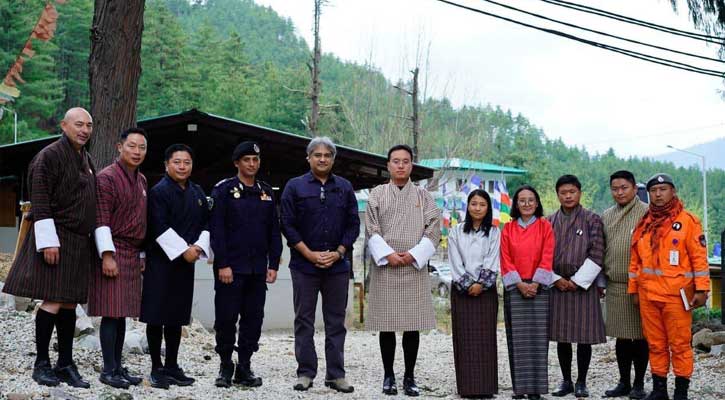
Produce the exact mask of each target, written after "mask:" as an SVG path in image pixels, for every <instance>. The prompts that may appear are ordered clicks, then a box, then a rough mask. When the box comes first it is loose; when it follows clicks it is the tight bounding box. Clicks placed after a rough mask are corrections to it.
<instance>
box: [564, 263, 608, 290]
mask: <svg viewBox="0 0 725 400" xmlns="http://www.w3.org/2000/svg"><path fill="white" fill-rule="evenodd" d="M600 272H602V267H600V266H599V265H598V264H597V263H595V262H594V261H592V260H590V259H588V258H587V259H586V260H585V261H584V264H582V266H581V267H579V269H578V270H577V271H576V274H574V276H573V277H572V278H571V280H572V282H574V283H576V284H577V286H579V287H581V288H584V289H585V290H588V289H589V287H590V286H591V285H592V283H594V282H595V281H596V280H597V279H598V277H599V275H600Z"/></svg>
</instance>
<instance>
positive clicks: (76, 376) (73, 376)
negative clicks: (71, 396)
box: [55, 363, 91, 389]
mask: <svg viewBox="0 0 725 400" xmlns="http://www.w3.org/2000/svg"><path fill="white" fill-rule="evenodd" d="M55 375H56V376H57V377H58V379H59V380H60V381H61V382H65V383H67V384H68V385H69V386H73V387H77V388H82V389H88V388H90V387H91V384H90V383H88V382H87V381H85V380H83V377H82V376H81V374H80V373H79V372H78V367H76V365H75V364H74V363H70V365H66V366H65V367H58V366H56V367H55Z"/></svg>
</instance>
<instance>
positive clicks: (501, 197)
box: [491, 181, 511, 228]
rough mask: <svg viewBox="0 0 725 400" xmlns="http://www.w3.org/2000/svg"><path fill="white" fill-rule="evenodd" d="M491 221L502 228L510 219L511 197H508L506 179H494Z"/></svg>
mask: <svg viewBox="0 0 725 400" xmlns="http://www.w3.org/2000/svg"><path fill="white" fill-rule="evenodd" d="M491 200H492V202H493V223H494V225H496V226H498V227H499V228H502V227H503V225H504V224H505V223H507V222H509V221H511V198H510V197H509V192H508V189H507V188H506V181H495V182H494V183H493V199H491Z"/></svg>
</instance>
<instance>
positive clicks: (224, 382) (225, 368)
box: [214, 363, 234, 388]
mask: <svg viewBox="0 0 725 400" xmlns="http://www.w3.org/2000/svg"><path fill="white" fill-rule="evenodd" d="M232 375H234V363H228V364H227V363H222V364H221V365H220V366H219V376H217V378H216V381H215V382H214V384H215V385H216V386H217V387H224V388H228V387H231V386H232Z"/></svg>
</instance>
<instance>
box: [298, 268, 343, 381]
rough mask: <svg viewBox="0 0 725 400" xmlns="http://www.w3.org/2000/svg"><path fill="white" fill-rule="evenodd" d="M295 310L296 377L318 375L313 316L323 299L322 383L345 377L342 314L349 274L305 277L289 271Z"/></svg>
mask: <svg viewBox="0 0 725 400" xmlns="http://www.w3.org/2000/svg"><path fill="white" fill-rule="evenodd" d="M291 272H292V291H293V295H292V296H293V302H294V307H295V358H296V359H297V376H298V377H299V376H306V377H309V378H314V377H315V376H316V375H317V352H316V351H315V340H314V336H315V312H316V311H317V298H318V297H319V296H320V295H322V320H323V321H324V323H325V364H326V370H327V371H326V374H325V379H338V378H344V377H345V336H346V335H347V328H345V310H346V308H347V289H348V285H349V282H350V274H349V273H348V272H347V271H345V272H343V273H335V274H328V273H327V271H320V272H319V273H315V274H308V273H304V272H299V271H295V270H291Z"/></svg>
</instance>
